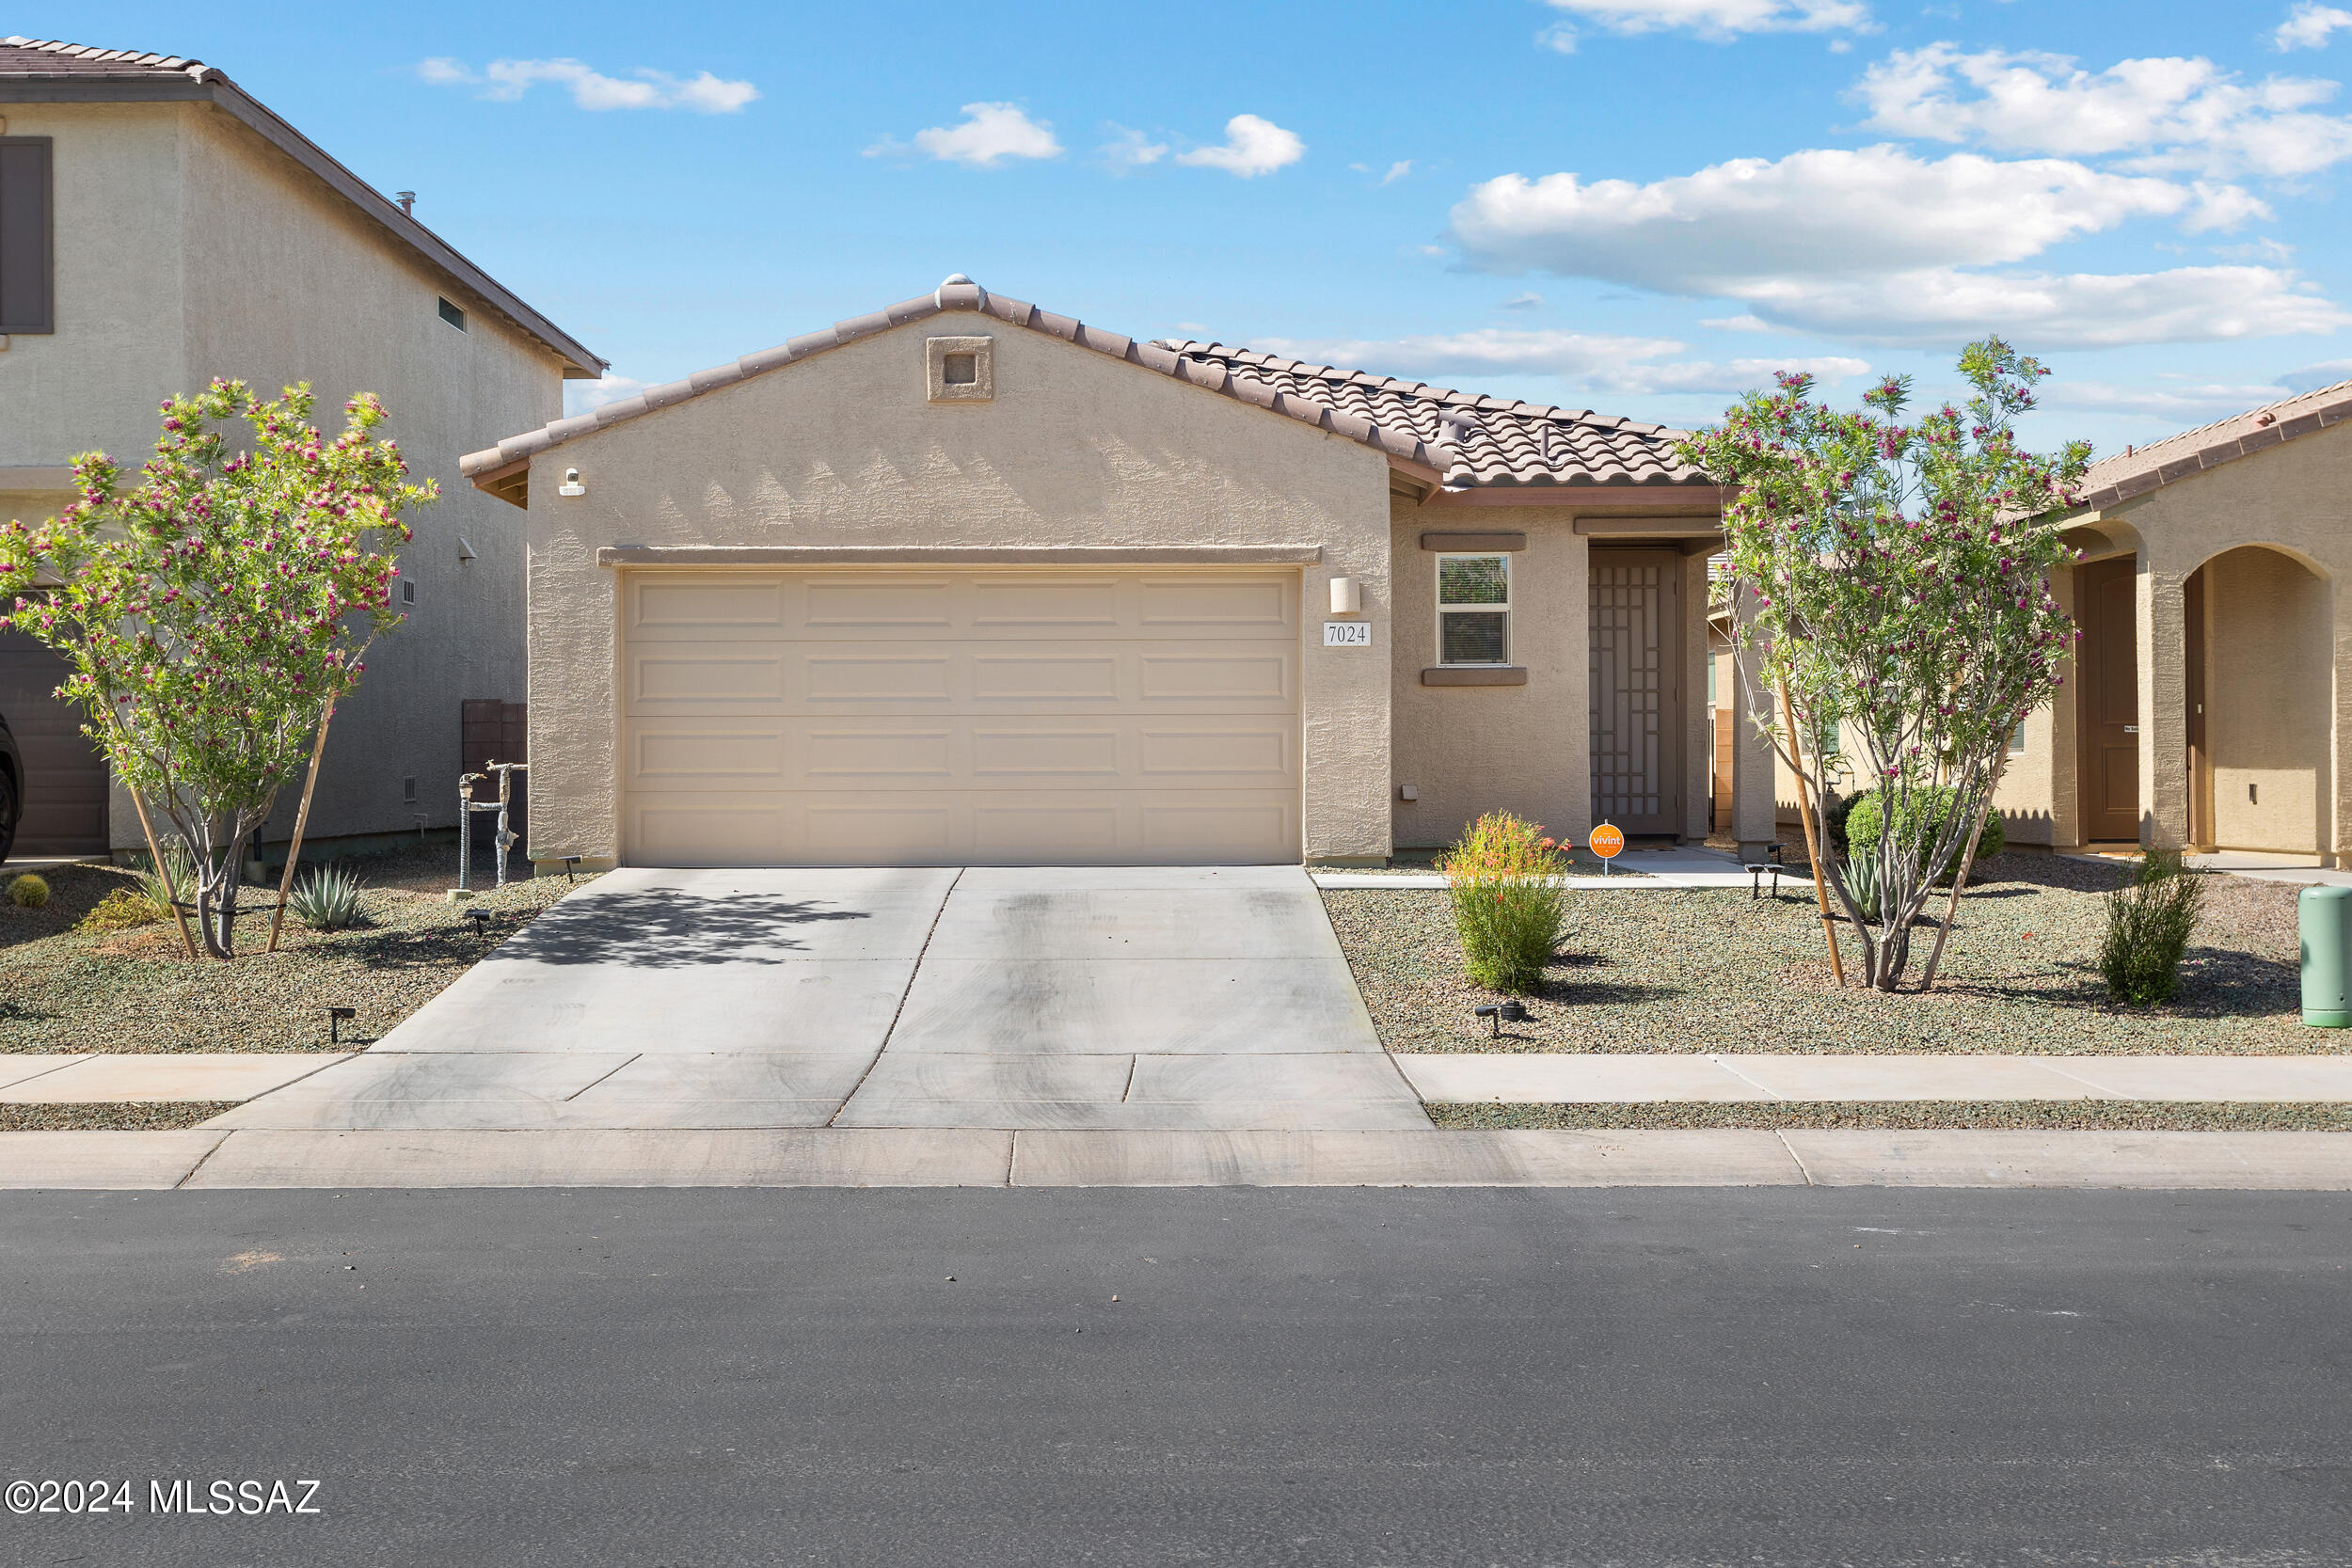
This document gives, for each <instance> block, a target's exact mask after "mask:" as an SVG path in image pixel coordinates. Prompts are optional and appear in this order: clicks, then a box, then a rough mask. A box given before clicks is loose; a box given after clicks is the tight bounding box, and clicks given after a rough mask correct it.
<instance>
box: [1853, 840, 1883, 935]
mask: <svg viewBox="0 0 2352 1568" xmlns="http://www.w3.org/2000/svg"><path fill="white" fill-rule="evenodd" d="M1846 891H1847V892H1849V893H1851V894H1852V895H1853V901H1854V902H1855V903H1856V904H1858V905H1860V906H1861V908H1862V915H1863V918H1864V919H1866V920H1868V921H1870V922H1872V923H1874V924H1875V923H1876V922H1878V921H1880V920H1882V919H1883V918H1885V916H1884V914H1883V911H1881V910H1880V909H1879V862H1878V857H1877V856H1876V855H1852V856H1849V857H1848V858H1847V861H1846Z"/></svg>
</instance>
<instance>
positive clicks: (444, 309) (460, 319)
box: [441, 299, 466, 332]
mask: <svg viewBox="0 0 2352 1568" xmlns="http://www.w3.org/2000/svg"><path fill="white" fill-rule="evenodd" d="M441 319H442V320H443V321H445V322H447V323H449V324H450V325H452V326H453V327H455V328H457V330H458V331H460V332H463V331H465V330H466V312H465V311H464V310H462V309H459V308H458V307H456V306H454V305H452V304H451V303H450V302H449V301H448V300H446V299H445V300H443V301H441Z"/></svg>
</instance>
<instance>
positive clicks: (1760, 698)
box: [1678, 338, 2090, 990]
mask: <svg viewBox="0 0 2352 1568" xmlns="http://www.w3.org/2000/svg"><path fill="white" fill-rule="evenodd" d="M1960 373H1961V376H1962V378H1963V379H1964V380H1965V381H1966V382H1967V384H1968V385H1969V386H1970V387H1971V388H1974V395H1973V396H1971V397H1970V398H1969V399H1968V403H1967V406H1966V407H1965V408H1959V407H1954V406H1952V405H1950V404H1946V405H1945V406H1943V407H1941V408H1938V409H1936V410H1934V411H1933V412H1931V413H1929V414H1927V415H1925V416H1924V417H1922V418H1920V419H1918V420H1916V422H1913V423H1906V422H1904V413H1905V410H1906V408H1907V407H1908V405H1909V404H1910V400H1911V387H1910V381H1909V379H1908V378H1907V377H1899V378H1891V379H1889V380H1886V381H1884V382H1882V383H1881V384H1880V385H1879V386H1878V387H1877V388H1874V389H1873V390H1871V391H1870V392H1868V393H1867V394H1866V395H1865V396H1864V398H1863V400H1862V401H1863V404H1864V405H1865V406H1864V407H1863V408H1862V409H1861V410H1858V411H1856V412H1852V413H1840V412H1838V411H1837V410H1836V409H1833V408H1830V407H1828V406H1827V405H1826V404H1821V403H1819V402H1816V401H1815V400H1814V398H1813V396H1812V380H1811V378H1810V377H1808V376H1804V375H1788V374H1784V375H1782V376H1781V377H1780V378H1779V386H1778V388H1776V389H1775V390H1772V391H1769V392H1753V393H1750V394H1749V395H1748V396H1747V397H1746V398H1745V399H1743V400H1742V401H1741V402H1740V404H1738V405H1737V406H1736V407H1734V408H1733V409H1731V411H1730V412H1729V413H1728V414H1727V415H1726V416H1725V418H1724V422H1723V423H1722V424H1720V425H1717V426H1714V427H1712V428H1710V429H1708V430H1704V431H1701V432H1699V433H1698V434H1696V435H1694V436H1691V437H1689V438H1688V439H1687V440H1685V441H1684V442H1683V443H1682V444H1681V446H1680V447H1679V449H1678V451H1679V453H1680V455H1681V457H1682V458H1683V460H1684V461H1686V462H1689V463H1692V464H1695V465H1697V466H1699V467H1704V468H1706V469H1707V470H1708V472H1709V473H1711V474H1713V475H1714V476H1715V477H1716V478H1717V479H1718V480H1720V481H1721V482H1722V483H1724V485H1725V486H1726V487H1727V490H1728V493H1729V497H1730V499H1729V500H1728V501H1727V502H1726V503H1725V505H1724V534H1725V537H1726V541H1727V548H1728V551H1729V554H1730V558H1731V577H1732V579H1733V582H1734V584H1735V586H1736V589H1737V590H1738V591H1739V594H1738V598H1737V600H1736V601H1735V602H1737V603H1739V604H1740V605H1741V607H1742V613H1741V615H1740V630H1739V638H1740V656H1741V662H1742V664H1743V665H1744V666H1746V668H1745V670H1744V671H1743V675H1744V677H1745V678H1743V680H1742V682H1741V684H1742V685H1743V686H1744V687H1745V688H1746V689H1747V690H1748V693H1749V697H1748V701H1749V705H1750V709H1751V711H1750V718H1751V719H1752V721H1754V722H1755V724H1756V727H1757V729H1759V730H1761V731H1762V732H1763V733H1764V734H1765V735H1766V736H1770V737H1771V739H1772V743H1773V745H1774V748H1775V749H1776V750H1777V751H1778V752H1779V753H1780V756H1781V759H1782V760H1783V761H1784V762H1785V763H1787V764H1788V766H1789V768H1791V769H1792V770H1794V771H1795V772H1796V774H1797V775H1798V777H1799V779H1800V781H1801V787H1804V788H1805V789H1808V790H1810V791H1811V792H1812V794H1813V798H1814V799H1815V800H1819V799H1820V792H1821V787H1822V785H1823V784H1824V783H1825V782H1826V781H1825V778H1824V774H1825V773H1826V772H1828V771H1830V770H1834V769H1839V768H1851V770H1852V772H1853V774H1854V775H1855V777H1856V782H1857V783H1858V784H1860V785H1861V787H1863V788H1866V789H1871V790H1874V791H1875V792H1876V793H1877V795H1878V799H1879V805H1880V819H1881V821H1882V822H1883V824H1884V831H1883V832H1881V833H1880V835H1879V840H1878V843H1877V844H1876V845H1875V846H1858V847H1856V848H1855V850H1854V852H1853V854H1854V858H1852V859H1849V860H1847V861H1844V862H1841V861H1840V860H1839V859H1838V858H1837V857H1836V856H1834V855H1832V854H1829V853H1828V852H1827V850H1826V847H1822V849H1821V851H1820V853H1819V855H1818V860H1817V863H1819V864H1820V868H1821V870H1822V871H1823V872H1824V873H1825V875H1826V879H1827V881H1828V883H1829V885H1830V887H1831V888H1833V889H1834V890H1835V893H1836V899H1837V902H1838V903H1839V904H1840V905H1841V906H1842V907H1843V908H1844V910H1845V911H1846V915H1847V917H1848V918H1849V919H1850V920H1851V921H1852V923H1853V926H1852V929H1853V930H1854V931H1855V932H1856V933H1857V934H1858V936H1859V939H1860V942H1861V947H1862V954H1861V971H1862V973H1861V978H1862V980H1863V983H1864V984H1866V985H1870V986H1875V987H1878V988H1879V989H1881V990H1895V989H1897V988H1898V986H1899V984H1900V983H1901V981H1902V978H1903V975H1904V973H1905V971H1906V970H1907V968H1908V967H1909V964H1910V959H1911V932H1912V928H1913V927H1914V925H1915V923H1916V922H1917V921H1918V919H1919V917H1920V913H1921V911H1923V910H1924V909H1925V908H1926V907H1927V904H1928V902H1929V900H1930V899H1931V897H1932V896H1933V895H1934V894H1935V883H1936V881H1937V879H1938V877H1939V875H1941V874H1945V873H1947V872H1949V873H1954V874H1955V880H1954V882H1953V887H1952V892H1951V895H1950V896H1951V902H1950V903H1949V904H1947V908H1946V911H1945V918H1944V919H1943V920H1942V921H1941V922H1940V923H1939V924H1938V927H1937V932H1936V939H1935V950H1934V952H1933V953H1932V954H1931V956H1930V958H1929V959H1928V963H1927V967H1926V973H1925V974H1924V975H1923V976H1922V977H1921V979H1920V982H1919V989H1921V990H1926V989H1927V988H1928V987H1930V986H1932V985H1933V984H1934V983H1935V966H1936V962H1937V960H1938V959H1940V958H1942V957H1943V949H1944V941H1945V936H1946V934H1947V932H1948V930H1949V929H1950V926H1951V918H1950V917H1951V914H1952V912H1953V911H1956V910H1957V909H1958V907H1959V906H1958V900H1959V896H1960V891H1961V889H1962V888H1963V887H1965V886H1966V883H1967V878H1968V872H1969V870H1970V868H1971V865H1972V863H1973V862H1974V859H1975V854H1976V842H1977V833H1978V831H1979V829H1980V828H1981V826H1982V825H1983V822H1984V818H1985V814H1986V813H1987V811H1989V810H1990V809H1991V807H1992V802H1993V794H1994V790H1995V789H1996V788H1998V787H1999V784H2000V778H2001V769H2002V768H2003V766H2004V764H2005V763H2006V762H2007V760H2008V756H2009V740H2010V736H2011V734H2013V733H2014V731H2015V730H2016V727H2017V725H2018V724H2019V722H2020V721H2023V720H2024V719H2025V717H2026V714H2028V713H2030V712H2032V711H2033V710H2034V709H2035V708H2037V707H2039V706H2041V705H2042V704H2043V703H2045V702H2047V701H2049V700H2050V697H2051V694H2052V692H2053V691H2055V690H2056V689H2057V688H2058V683H2059V681H2060V679H2061V675H2060V672H2059V665H2060V662H2061V660H2062V659H2063V657H2064V656H2065V654H2066V652H2067V650H2068V647H2069V646H2070V644H2071V642H2072V640H2073V637H2074V627H2073V626H2072V624H2071V623H2070V622H2069V621H2068V620H2067V618H2066V616H2065V614H2064V613H2063V612H2062V611H2060V610H2059V609H2058V602H2057V601H2056V600H2055V599H2054V598H2053V597H2052V596H2051V594H2050V590H2049V583H2050V578H2051V574H2052V573H2054V572H2056V571H2057V570H2058V568H2059V567H2060V566H2061V565H2062V564H2063V563H2064V562H2065V561H2066V559H2067V557H2068V552H2067V550H2066V549H2065V547H2064V546H2062V545H2061V543H2060V541H2059V533H2058V529H2057V528H2056V527H2054V526H2052V525H2051V524H2049V523H2047V522H2046V521H2043V520H2042V515H2043V514H2046V513H2047V512H2049V511H2050V510H2051V509H2052V508H2054V507H2058V506H2062V505H2065V504H2067V503H2068V502H2069V501H2071V500H2072V499H2073V492H2074V486H2075V484H2076V483H2078V482H2079V481H2080V479H2081V478H2082V473H2083V469H2084V468H2085V467H2086V466H2087V465H2088V464H2089V462H2090V444H2089V443H2088V442H2083V441H2076V442H2071V443H2069V444H2068V445H2067V446H2066V447H2065V448H2064V449H2063V450H2061V451H2058V453H2057V454H2056V455H2052V456H2042V455H2037V454H2036V453H2033V452H2029V451H2025V450H2024V449H2023V448H2021V447H2020V446H2019V445H2018V441H2017V437H2016V435H2015V432H2014V430H2013V428H2012V427H2013V423H2014V421H2015V420H2016V417H2017V416H2018V415H2019V414H2021V413H2023V412H2025V411H2026V409H2029V408H2031V407H2032V406H2033V404H2034V393H2033V387H2034V383H2035V382H2037V381H2039V380H2041V379H2042V377H2043V376H2044V375H2046V374H2047V373H2048V372H2046V371H2045V370H2043V368H2042V366H2041V365H2040V364H2038V363H2037V362H2035V361H2034V360H2032V359H2029V358H2026V356H2023V355H2021V354H2019V353H2018V352H2017V351H2016V350H2014V349H2012V348H2011V347H2010V345H2009V344H2007V343H2005V342H2003V341H2001V340H1999V339H1998V338H1988V339H1986V340H1985V341H1982V342H1978V343H1971V344H1970V345H1968V347H1967V348H1966V349H1964V350H1963V352H1962V354H1961V356H1960ZM1784 704H1785V706H1784ZM1792 731H1793V733H1792ZM1849 753H1851V754H1849Z"/></svg>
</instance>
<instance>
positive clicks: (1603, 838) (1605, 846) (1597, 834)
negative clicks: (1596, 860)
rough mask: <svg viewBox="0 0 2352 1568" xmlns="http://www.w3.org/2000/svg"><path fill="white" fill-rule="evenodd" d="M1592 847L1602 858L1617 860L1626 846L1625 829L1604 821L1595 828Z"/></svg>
mask: <svg viewBox="0 0 2352 1568" xmlns="http://www.w3.org/2000/svg"><path fill="white" fill-rule="evenodd" d="M1592 848H1593V853H1594V854H1596V855H1598V856H1599V857H1600V858H1601V859H1602V860H1605V861H1613V860H1615V859H1616V858H1617V856H1618V855H1619V854H1620V853H1621V852H1622V851H1623V850H1624V848H1625V830H1624V829H1623V828H1619V827H1615V826H1613V825H1612V824H1610V823H1607V822H1603V823H1602V824H1601V825H1600V826H1599V827H1597V828H1595V829H1594V830H1593V838H1592Z"/></svg>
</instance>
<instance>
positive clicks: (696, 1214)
mask: <svg viewBox="0 0 2352 1568" xmlns="http://www.w3.org/2000/svg"><path fill="white" fill-rule="evenodd" d="M2348 1263H2352V1201H2348V1200H2347V1199H2346V1198H2345V1197H2344V1196H2340V1195H2339V1196H2328V1195H2317V1194H2314V1195H2295V1194H2272V1195H2250V1194H2228V1193H2188V1194H2173V1193H2160V1194H2147V1193H2142V1194H2058V1193H2026V1192H2004V1193H1981V1194H1978V1193H1957V1192H1925V1191H1915V1192H1879V1191H1835V1192H1833V1191H1770V1192H1738V1191H1679V1192H1677V1191H1658V1190H1647V1191H1617V1192H1595V1191H1581V1192H1580V1191H1507V1190H1506V1191H1496V1190H1481V1191H1418V1192H1381V1191H1327V1190H1325V1191H1232V1190H1227V1191H1170V1192H1155V1191H1117V1192H1037V1191H1029V1192H1020V1191H1015V1192H962V1193H956V1192H898V1193H889V1192H876V1193H859V1192H844V1191H821V1192H795V1191H762V1192H659V1191H657V1192H609V1191H608V1192H581V1193H565V1192H511V1193H468V1192H449V1193H414V1194H408V1193H366V1194H361V1193H353V1194H349V1195H343V1196H338V1195H335V1194H331V1193H261V1192H222V1193H180V1194H172V1193H162V1194H148V1195H143V1196H136V1197H134V1196H131V1195H129V1194H113V1193H106V1194H10V1195H7V1196H5V1197H0V1286H4V1288H0V1479H6V1480H14V1479H25V1480H31V1481H40V1480H41V1479H43V1478H54V1479H56V1480H58V1481H65V1480H68V1479H74V1478H81V1479H92V1478H105V1479H107V1480H109V1481H121V1480H127V1481H130V1482H131V1483H132V1487H133V1493H134V1501H135V1505H136V1512H133V1513H127V1514H126V1513H109V1514H105V1515H90V1514H82V1515H61V1514H49V1515H44V1514H40V1513H35V1514H31V1515H24V1516H18V1515H12V1514H10V1515H0V1561H5V1562H7V1563H10V1564H56V1563H74V1564H91V1565H111V1564H118V1563H126V1564H149V1563H152V1564H170V1565H172V1568H187V1565H206V1568H209V1565H213V1564H267V1565H275V1564H280V1563H288V1564H336V1565H354V1564H363V1565H375V1564H410V1563H415V1564H436V1565H441V1564H462V1565H472V1564H492V1563H495V1564H499V1565H501V1568H527V1565H535V1564H561V1565H564V1568H574V1565H580V1564H594V1565H605V1564H628V1565H664V1568H720V1565H726V1564H771V1563H778V1564H781V1563H795V1564H797V1563H814V1564H825V1565H828V1568H833V1565H841V1568H857V1565H866V1564H893V1565H896V1564H910V1565H912V1564H921V1565H925V1568H930V1565H941V1568H949V1565H952V1568H993V1565H997V1564H1022V1565H1029V1564H1053V1565H1057V1568H1058V1565H1070V1564H1117V1565H1120V1568H1131V1565H1155V1564H1180V1563H1181V1564H1204V1565H1225V1564H1294V1563H1295V1564H1335V1565H1346V1568H1374V1565H1390V1568H1412V1565H1422V1564H1446V1565H1463V1568H1535V1565H1543V1568H1571V1565H1575V1568H1584V1565H1591V1568H1600V1565H1604V1564H1605V1565H1612V1568H1615V1565H1633V1564H1645V1565H1646V1564H1675V1565H1685V1564H1726V1565H1730V1564H1737V1565H1740V1568H1776V1565H1788V1564H1856V1565H1868V1568H1883V1565H1893V1564H1922V1565H1924V1564H1934V1565H1936V1568H1963V1565H1976V1564H1993V1563H2002V1564H2010V1563H2014V1564H2020V1565H2023V1564H2032V1565H2034V1568H2052V1565H2071V1564H2078V1563H2079V1564H2091V1563H2099V1564H2108V1563H2124V1564H2134V1565H2142V1564H2184V1565H2185V1564H2195V1565H2196V1568H2226V1565H2233V1564H2243V1565H2260V1568H2301V1565H2305V1564H2311V1565H2321V1564H2325V1565H2328V1568H2340V1565H2342V1564H2344V1563H2346V1562H2352V1354H2348V1351H2352V1342H2348V1341H2352V1272H2347V1264H2348ZM950 1275H953V1276H954V1277H953V1279H952V1281H950V1279H949V1277H948V1276H950ZM1114 1296H1115V1297H1116V1298H1117V1300H1116V1301H1114V1300H1113V1297H1114ZM177 1479H185V1480H188V1481H193V1482H195V1483H197V1484H196V1486H195V1488H194V1490H195V1492H196V1494H197V1496H198V1497H199V1506H204V1505H208V1503H209V1497H210V1491H209V1487H210V1483H211V1482H212V1481H216V1480H219V1481H246V1480H253V1481H260V1482H261V1483H262V1486H261V1487H260V1488H259V1489H258V1490H257V1491H255V1492H253V1493H248V1494H246V1495H245V1496H246V1497H259V1498H261V1499H262V1500H264V1501H266V1499H267V1491H268V1485H269V1483H270V1482H271V1481H273V1480H277V1479H284V1480H288V1481H303V1480H315V1481H318V1482H320V1484H319V1486H318V1488H317V1489H316V1491H315V1492H314V1493H312V1494H310V1497H309V1502H310V1506H311V1507H314V1508H316V1509H318V1510H319V1512H318V1513H302V1514H289V1513H283V1512H269V1513H261V1514H258V1515H242V1514H238V1513H227V1514H222V1515H214V1514H210V1513H206V1514H201V1515H187V1514H176V1515H172V1516H168V1517H165V1516H158V1515H156V1514H154V1513H151V1512H149V1508H150V1505H151V1502H152V1500H153V1499H152V1496H151V1491H150V1483H151V1481H157V1480H160V1481H164V1482H165V1483H166V1484H167V1486H168V1484H169V1482H171V1481H174V1480H177ZM231 1496H232V1497H234V1496H235V1493H234V1492H233V1490H232V1492H231ZM300 1497H301V1494H300V1492H299V1490H298V1489H295V1488H291V1487H290V1488H289V1489H288V1492H287V1495H286V1500H287V1501H288V1502H293V1501H296V1500H299V1499H300ZM61 1498H62V1494H61Z"/></svg>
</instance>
